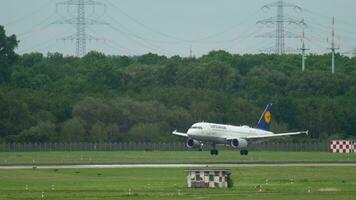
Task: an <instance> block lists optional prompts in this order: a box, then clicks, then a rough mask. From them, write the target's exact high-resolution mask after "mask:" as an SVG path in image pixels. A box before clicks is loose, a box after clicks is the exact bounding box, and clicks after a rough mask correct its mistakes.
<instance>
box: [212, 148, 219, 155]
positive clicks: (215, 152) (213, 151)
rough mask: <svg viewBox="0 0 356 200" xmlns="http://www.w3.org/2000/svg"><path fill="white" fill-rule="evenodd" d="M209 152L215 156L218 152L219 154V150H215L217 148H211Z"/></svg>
mask: <svg viewBox="0 0 356 200" xmlns="http://www.w3.org/2000/svg"><path fill="white" fill-rule="evenodd" d="M210 154H211V155H212V156H213V155H215V156H217V155H218V154H219V150H217V149H212V150H210Z"/></svg>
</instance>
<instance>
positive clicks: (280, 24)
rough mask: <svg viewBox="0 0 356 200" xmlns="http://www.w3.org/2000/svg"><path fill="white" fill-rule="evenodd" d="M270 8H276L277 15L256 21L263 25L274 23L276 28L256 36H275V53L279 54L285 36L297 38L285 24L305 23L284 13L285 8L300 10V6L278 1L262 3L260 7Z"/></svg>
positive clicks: (282, 48) (283, 51)
mask: <svg viewBox="0 0 356 200" xmlns="http://www.w3.org/2000/svg"><path fill="white" fill-rule="evenodd" d="M271 8H276V10H277V15H276V16H275V17H270V18H268V19H264V20H260V21H258V22H257V24H265V25H269V24H273V25H276V30H275V31H272V32H269V33H266V34H263V35H260V36H258V37H263V38H275V39H276V44H275V53H276V54H279V55H281V54H284V53H285V38H299V36H298V34H294V33H291V32H289V31H287V30H286V29H285V26H286V24H287V25H291V24H295V25H298V26H305V25H306V24H305V22H304V20H297V19H294V18H292V17H288V16H286V15H284V10H285V8H293V9H296V10H300V11H301V10H302V8H301V7H299V6H297V5H294V4H289V3H285V2H283V1H278V2H275V3H271V4H267V5H264V6H263V7H262V9H271Z"/></svg>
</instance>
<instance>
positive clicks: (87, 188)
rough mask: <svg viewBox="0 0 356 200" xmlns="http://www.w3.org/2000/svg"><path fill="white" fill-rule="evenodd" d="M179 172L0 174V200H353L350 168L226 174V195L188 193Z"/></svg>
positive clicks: (355, 177)
mask: <svg viewBox="0 0 356 200" xmlns="http://www.w3.org/2000/svg"><path fill="white" fill-rule="evenodd" d="M183 170H184V169H183V168H147V169H143V168H139V169H59V170H53V169H52V170H40V169H32V170H0V177H1V180H0V199H51V200H53V199H180V200H183V199H215V200H216V199H219V200H220V199H274V200H275V199H313V200H318V199H338V200H343V199H356V169H355V168H354V167H246V168H243V167H242V168H232V178H233V180H234V187H233V188H231V189H188V188H186V174H185V172H184V171H183ZM266 180H267V181H266ZM259 188H261V190H260V189H259ZM42 195H43V197H42Z"/></svg>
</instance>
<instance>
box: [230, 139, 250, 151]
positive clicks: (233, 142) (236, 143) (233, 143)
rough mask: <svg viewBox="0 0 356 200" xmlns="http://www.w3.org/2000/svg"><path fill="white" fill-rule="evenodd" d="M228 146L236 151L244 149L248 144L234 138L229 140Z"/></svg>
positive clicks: (243, 140)
mask: <svg viewBox="0 0 356 200" xmlns="http://www.w3.org/2000/svg"><path fill="white" fill-rule="evenodd" d="M230 145H231V146H232V147H234V148H236V149H246V148H247V145H248V142H247V140H245V139H240V138H236V139H232V140H231V142H230Z"/></svg>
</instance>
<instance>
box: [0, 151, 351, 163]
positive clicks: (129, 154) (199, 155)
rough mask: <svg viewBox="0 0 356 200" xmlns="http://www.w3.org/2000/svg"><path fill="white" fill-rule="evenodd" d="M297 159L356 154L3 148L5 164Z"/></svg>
mask: <svg viewBox="0 0 356 200" xmlns="http://www.w3.org/2000/svg"><path fill="white" fill-rule="evenodd" d="M296 161H307V162H312V161H324V162H327V161H356V154H333V153H328V152H250V153H249V155H248V156H241V155H240V154H239V152H238V151H220V154H219V156H211V155H210V153H209V152H208V151H204V152H198V151H177V152H173V151H152V152H150V151H148V152H146V151H116V152H13V153H8V152H0V165H4V164H88V163H99V164H100V163H102V164H104V163H116V164H119V163H122V164H124V163H222V162H228V163H231V162H232V163H238V162H296Z"/></svg>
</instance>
